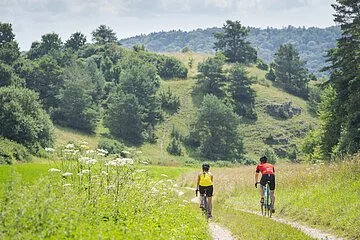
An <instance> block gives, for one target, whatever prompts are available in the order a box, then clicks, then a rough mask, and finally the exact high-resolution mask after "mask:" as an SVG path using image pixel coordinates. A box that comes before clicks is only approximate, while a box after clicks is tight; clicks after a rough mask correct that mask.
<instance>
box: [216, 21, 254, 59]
mask: <svg viewBox="0 0 360 240" xmlns="http://www.w3.org/2000/svg"><path fill="white" fill-rule="evenodd" d="M222 29H223V32H218V33H216V34H215V35H214V36H215V38H216V39H217V42H215V49H216V51H220V52H222V53H223V54H224V55H225V56H226V57H227V58H228V61H229V62H239V63H245V64H247V63H254V62H256V60H257V53H256V50H255V48H253V47H252V46H251V45H250V42H248V41H246V37H247V36H248V34H249V31H250V29H249V28H246V27H244V26H242V25H241V23H240V22H239V21H235V22H234V21H231V20H227V21H226V23H225V24H224V26H223V28H222Z"/></svg>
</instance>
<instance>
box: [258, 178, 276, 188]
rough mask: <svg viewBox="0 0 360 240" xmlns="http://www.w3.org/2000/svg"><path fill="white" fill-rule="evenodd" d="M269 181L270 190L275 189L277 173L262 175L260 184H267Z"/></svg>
mask: <svg viewBox="0 0 360 240" xmlns="http://www.w3.org/2000/svg"><path fill="white" fill-rule="evenodd" d="M267 181H269V182H270V183H269V186H270V190H275V175H274V174H264V175H262V177H261V180H260V184H261V185H262V186H265V185H266V182H267Z"/></svg>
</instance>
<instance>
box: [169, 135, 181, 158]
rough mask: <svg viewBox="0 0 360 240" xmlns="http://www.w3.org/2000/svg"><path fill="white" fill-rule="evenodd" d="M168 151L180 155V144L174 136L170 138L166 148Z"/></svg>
mask: <svg viewBox="0 0 360 240" xmlns="http://www.w3.org/2000/svg"><path fill="white" fill-rule="evenodd" d="M166 150H167V151H168V153H170V154H171V155H175V156H181V144H180V141H179V140H178V139H176V138H172V139H171V142H170V144H169V146H168V147H167V149H166Z"/></svg>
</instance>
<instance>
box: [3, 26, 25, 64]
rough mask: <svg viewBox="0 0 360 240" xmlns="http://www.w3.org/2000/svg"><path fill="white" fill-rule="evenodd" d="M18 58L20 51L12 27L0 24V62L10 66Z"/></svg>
mask: <svg viewBox="0 0 360 240" xmlns="http://www.w3.org/2000/svg"><path fill="white" fill-rule="evenodd" d="M19 56H20V50H19V46H18V44H17V42H16V41H15V35H14V33H13V30H12V26H11V24H9V23H1V22H0V62H1V61H2V62H3V63H5V64H8V65H12V64H13V63H14V61H15V60H16V59H18V58H19Z"/></svg>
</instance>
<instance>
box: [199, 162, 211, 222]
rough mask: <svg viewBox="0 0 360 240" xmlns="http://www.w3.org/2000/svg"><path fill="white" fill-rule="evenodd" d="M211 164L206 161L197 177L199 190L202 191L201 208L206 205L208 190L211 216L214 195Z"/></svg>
mask: <svg viewBox="0 0 360 240" xmlns="http://www.w3.org/2000/svg"><path fill="white" fill-rule="evenodd" d="M209 170H210V165H209V164H207V163H204V164H203V165H202V172H200V173H199V175H198V178H197V184H196V186H197V188H196V189H197V191H199V192H200V208H203V207H204V202H203V201H204V194H205V191H206V196H207V198H208V205H209V217H210V218H211V217H212V214H211V212H212V196H213V191H214V188H213V181H214V177H213V175H212V174H211V172H210V171H209Z"/></svg>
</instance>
